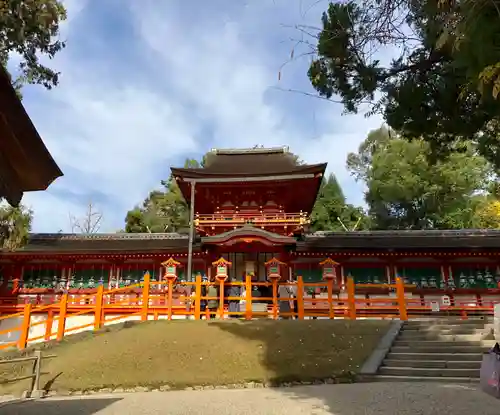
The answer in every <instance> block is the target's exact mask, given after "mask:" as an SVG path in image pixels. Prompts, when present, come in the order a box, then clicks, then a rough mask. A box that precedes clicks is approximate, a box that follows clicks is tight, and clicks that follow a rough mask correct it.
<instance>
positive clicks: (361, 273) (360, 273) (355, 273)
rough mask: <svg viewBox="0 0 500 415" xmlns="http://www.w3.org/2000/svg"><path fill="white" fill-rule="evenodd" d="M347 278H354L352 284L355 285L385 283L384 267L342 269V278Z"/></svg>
mask: <svg viewBox="0 0 500 415" xmlns="http://www.w3.org/2000/svg"><path fill="white" fill-rule="evenodd" d="M349 276H352V277H354V282H355V283H356V284H376V283H386V282H387V277H386V274H385V267H373V268H371V267H370V268H365V267H363V268H361V267H360V268H355V267H344V277H345V278H347V277H349Z"/></svg>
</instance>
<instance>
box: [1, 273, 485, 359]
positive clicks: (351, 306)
mask: <svg viewBox="0 0 500 415" xmlns="http://www.w3.org/2000/svg"><path fill="white" fill-rule="evenodd" d="M174 285H177V286H179V285H181V286H183V287H184V288H185V289H186V290H185V291H186V294H185V295H180V296H179V295H177V296H176V298H174ZM209 286H215V287H216V288H217V289H218V295H217V296H216V297H208V296H207V295H202V293H203V291H204V287H205V290H206V289H207V288H208V287H209ZM231 286H240V287H241V291H242V292H244V293H245V295H244V296H238V297H225V296H224V291H225V289H227V288H228V287H231ZM281 286H287V287H291V290H289V292H294V293H295V295H290V296H289V297H279V295H278V293H279V291H280V290H279V288H280V287H281ZM254 287H267V289H268V291H269V293H270V296H269V297H261V296H258V297H257V296H254V295H252V289H253V288H254ZM370 287H373V285H370V284H355V283H354V280H353V279H352V278H348V279H347V284H346V287H345V290H340V292H339V289H338V287H334V286H333V282H332V281H324V282H316V283H304V282H303V279H302V277H298V279H297V282H293V283H292V282H278V281H276V280H275V281H272V282H252V280H251V277H250V276H247V277H246V279H245V281H243V282H223V281H221V282H217V281H216V282H203V281H202V279H201V276H197V277H196V281H195V282H182V283H177V282H174V281H162V282H156V281H151V279H150V276H149V274H146V275H145V276H144V281H143V282H142V283H140V284H135V285H133V286H127V287H123V288H116V289H112V290H105V289H104V287H103V286H100V287H98V289H97V292H96V293H93V294H88V295H84V296H75V297H73V296H69V295H68V294H62V295H61V296H60V300H59V302H58V303H54V304H45V305H40V306H33V305H32V304H25V305H24V306H23V309H22V310H21V311H19V312H17V313H15V314H10V315H4V316H0V338H2V337H3V338H7V341H5V342H3V343H0V349H5V348H9V347H17V348H19V349H24V348H25V347H26V346H27V345H28V343H30V342H35V341H48V340H53V339H57V340H61V339H62V338H63V337H64V336H65V335H67V334H70V333H73V332H75V331H81V330H84V329H94V330H99V329H100V328H102V327H103V326H104V325H106V324H109V323H111V322H118V321H119V320H123V319H125V318H129V317H135V318H137V319H140V320H141V321H146V320H158V319H159V318H160V317H161V318H166V319H168V320H171V319H173V318H178V317H181V316H184V318H186V317H188V318H191V319H195V320H199V319H203V318H220V319H224V318H232V317H233V318H244V319H246V320H251V319H253V318H273V319H278V318H297V319H304V318H330V319H334V318H347V319H356V318H391V319H401V320H408V319H409V318H412V317H419V316H424V315H429V314H447V315H461V316H462V317H463V318H466V317H467V315H469V314H481V315H484V314H487V315H491V314H492V313H493V305H494V304H493V302H492V303H485V302H484V301H483V302H482V303H481V304H479V303H478V304H470V303H468V304H465V305H464V304H460V305H446V306H443V305H440V307H439V311H438V312H436V310H435V308H434V309H433V308H432V307H431V305H429V304H425V303H422V300H421V299H420V298H416V299H414V298H407V294H408V293H407V292H405V288H411V287H413V286H405V285H404V283H403V281H402V279H401V278H396V283H395V284H383V285H381V284H377V287H378V288H380V287H384V288H386V289H387V290H389V294H385V295H381V296H377V297H376V298H374V297H373V296H372V297H370V298H367V297H366V296H360V295H357V294H356V290H357V289H366V288H370ZM131 289H132V290H133V289H135V290H137V293H138V294H137V295H134V296H132V297H131V296H130V295H123V293H124V292H130V290H131ZM311 290H316V291H317V290H320V291H321V290H322V292H321V293H320V294H309V293H308V291H311ZM189 293H190V294H189ZM360 297H362V298H360ZM207 302H211V304H210V305H211V307H209V308H207V307H204V306H205V305H206V303H207ZM228 302H229V303H231V302H236V303H238V304H239V306H240V311H229V309H228V307H227V303H228ZM286 302H288V303H289V306H288V307H284V306H283V304H284V303H286ZM285 305H286V304H285ZM242 308H244V310H242ZM281 309H282V310H281ZM285 310H286V311H285ZM36 315H43V316H46V318H43V319H41V320H39V321H34V320H35V319H34V316H36ZM76 316H91V318H90V319H89V320H90V321H89V322H87V323H85V324H81V325H79V326H71V327H67V322H68V321H69V319H70V318H73V317H76ZM15 318H16V319H18V322H19V321H20V323H19V324H18V325H16V326H14V327H9V328H6V329H2V325H3V324H2V323H3V322H5V321H8V320H11V321H12V320H13V319H15ZM55 322H57V328H56V329H54V323H55ZM40 325H43V326H44V329H42V330H39V331H40V332H43V334H39V335H37V336H33V331H35V330H33V329H34V328H35V327H36V326H40ZM12 337H17V339H15V340H14V339H13V340H12V341H8V340H9V338H12Z"/></svg>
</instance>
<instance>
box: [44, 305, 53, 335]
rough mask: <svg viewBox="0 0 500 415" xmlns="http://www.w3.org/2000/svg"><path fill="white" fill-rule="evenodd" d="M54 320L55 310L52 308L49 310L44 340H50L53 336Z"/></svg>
mask: <svg viewBox="0 0 500 415" xmlns="http://www.w3.org/2000/svg"><path fill="white" fill-rule="evenodd" d="M53 322H54V310H52V309H51V308H50V309H49V311H47V320H46V321H45V337H44V340H45V341H46V342H48V341H49V340H50V338H51V337H52V324H53Z"/></svg>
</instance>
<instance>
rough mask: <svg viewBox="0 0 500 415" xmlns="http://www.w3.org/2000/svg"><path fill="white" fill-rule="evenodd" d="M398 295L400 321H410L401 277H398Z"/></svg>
mask: <svg viewBox="0 0 500 415" xmlns="http://www.w3.org/2000/svg"><path fill="white" fill-rule="evenodd" d="M396 295H397V298H398V308H399V319H400V320H403V321H406V320H408V313H407V310H406V299H405V286H404V282H403V280H402V278H400V277H396Z"/></svg>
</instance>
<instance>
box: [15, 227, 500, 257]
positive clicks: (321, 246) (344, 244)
mask: <svg viewBox="0 0 500 415" xmlns="http://www.w3.org/2000/svg"><path fill="white" fill-rule="evenodd" d="M204 239H205V238H202V239H201V243H200V239H199V238H197V239H196V243H195V244H194V248H195V251H197V252H198V251H199V250H200V249H201V245H202V243H203V242H204ZM207 242H210V239H207ZM187 249H188V236H187V235H182V234H177V233H157V234H150V233H146V234H140V233H138V234H127V233H113V234H94V235H81V234H32V235H31V236H30V240H29V243H28V244H27V245H26V246H25V247H24V248H21V249H19V250H18V251H16V252H20V253H30V252H33V253H35V252H36V253H37V254H40V253H45V252H46V253H48V254H50V253H58V252H61V253H70V252H90V251H91V252H94V253H95V252H111V251H113V252H116V253H119V252H120V251H123V252H144V253H146V252H152V251H156V252H157V251H162V252H163V251H166V252H179V253H182V252H187ZM412 249H415V250H419V251H420V250H429V251H432V250H433V249H435V250H439V249H451V250H453V249H478V250H481V249H494V250H498V249H500V231H498V230H460V231H358V232H316V233H313V234H309V235H306V236H305V238H304V239H303V240H299V241H297V251H300V252H307V251H316V252H318V251H319V252H332V253H334V252H336V251H345V250H369V251H384V250H394V251H408V250H412Z"/></svg>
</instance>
